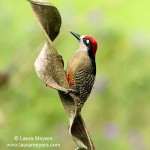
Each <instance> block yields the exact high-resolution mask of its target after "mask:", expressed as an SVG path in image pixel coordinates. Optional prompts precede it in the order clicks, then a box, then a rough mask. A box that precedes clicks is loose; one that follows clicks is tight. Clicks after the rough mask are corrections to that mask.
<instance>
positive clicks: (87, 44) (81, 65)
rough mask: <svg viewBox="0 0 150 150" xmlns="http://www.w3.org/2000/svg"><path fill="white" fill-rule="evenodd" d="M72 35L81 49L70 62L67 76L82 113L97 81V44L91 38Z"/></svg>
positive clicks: (78, 108)
mask: <svg viewBox="0 0 150 150" xmlns="http://www.w3.org/2000/svg"><path fill="white" fill-rule="evenodd" d="M70 33H71V34H72V35H73V36H74V37H75V38H76V39H77V40H78V41H79V49H78V50H77V51H76V52H74V54H73V55H72V57H71V58H70V60H69V61H68V64H67V69H66V76H67V80H68V84H69V87H70V90H71V91H73V93H74V94H75V96H76V97H77V99H78V102H77V106H78V107H77V110H78V112H80V111H81V108H82V107H83V105H84V103H85V102H86V100H87V98H88V97H89V95H90V93H91V91H92V87H93V84H94V81H95V76H96V63H95V55H96V51H97V42H96V40H95V39H94V38H92V37H91V36H87V35H82V36H80V35H79V34H76V33H74V32H70Z"/></svg>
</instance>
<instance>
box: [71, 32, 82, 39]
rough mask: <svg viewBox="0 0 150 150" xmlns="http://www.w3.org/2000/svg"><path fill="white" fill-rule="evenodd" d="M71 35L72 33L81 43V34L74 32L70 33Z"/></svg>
mask: <svg viewBox="0 0 150 150" xmlns="http://www.w3.org/2000/svg"><path fill="white" fill-rule="evenodd" d="M70 33H71V34H72V35H73V36H74V37H76V38H77V40H78V41H80V35H79V34H77V33H74V32H71V31H70Z"/></svg>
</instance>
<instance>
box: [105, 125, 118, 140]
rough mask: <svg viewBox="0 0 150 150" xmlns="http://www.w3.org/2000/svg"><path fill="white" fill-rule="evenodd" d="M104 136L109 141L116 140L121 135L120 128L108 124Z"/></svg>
mask: <svg viewBox="0 0 150 150" xmlns="http://www.w3.org/2000/svg"><path fill="white" fill-rule="evenodd" d="M103 132H104V136H105V137H106V138H107V139H108V140H115V139H116V138H117V137H118V135H119V128H118V127H117V125H115V124H112V123H110V124H107V125H106V126H105V128H104V130H103Z"/></svg>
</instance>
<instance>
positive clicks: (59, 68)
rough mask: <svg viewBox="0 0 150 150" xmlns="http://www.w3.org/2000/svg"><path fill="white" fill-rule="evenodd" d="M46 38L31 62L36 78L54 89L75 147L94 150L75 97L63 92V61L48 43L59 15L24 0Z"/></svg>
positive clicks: (44, 4)
mask: <svg viewBox="0 0 150 150" xmlns="http://www.w3.org/2000/svg"><path fill="white" fill-rule="evenodd" d="M28 1H29V2H30V3H31V6H32V8H33V11H34V13H35V15H36V17H37V20H38V22H39V24H40V26H41V28H42V30H43V32H44V35H45V37H46V43H45V45H44V47H43V48H42V50H41V52H40V54H39V56H38V57H37V59H36V61H35V64H34V66H35V70H36V73H37V75H38V77H39V78H40V79H41V80H42V81H43V82H44V83H45V84H47V85H48V86H49V87H51V88H54V89H57V90H58V93H59V96H60V99H61V101H62V104H63V106H64V108H65V111H66V113H67V115H68V118H69V133H70V134H71V135H72V137H73V140H74V141H75V142H76V144H77V145H78V146H79V150H83V149H88V150H94V145H93V143H92V141H91V138H90V136H89V133H88V131H87V128H86V126H85V124H84V121H83V119H82V117H81V115H80V114H78V112H77V103H76V102H77V99H76V96H75V95H73V94H71V93H67V92H68V89H69V85H68V82H67V79H66V74H65V70H64V67H63V59H62V57H61V56H60V55H59V54H58V52H57V50H56V48H55V46H54V45H53V43H52V41H53V40H54V39H55V38H56V37H57V35H58V34H59V30H60V26H61V16H60V13H59V11H58V10H57V8H56V7H55V6H54V5H52V4H50V3H47V2H46V1H42V0H40V1H39V0H28Z"/></svg>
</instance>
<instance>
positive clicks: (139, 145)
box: [128, 131, 146, 150]
mask: <svg viewBox="0 0 150 150" xmlns="http://www.w3.org/2000/svg"><path fill="white" fill-rule="evenodd" d="M128 140H129V143H130V144H131V145H132V147H133V149H134V150H146V148H145V144H144V142H143V140H142V137H141V135H140V134H139V133H138V132H137V131H131V132H129V134H128Z"/></svg>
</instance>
